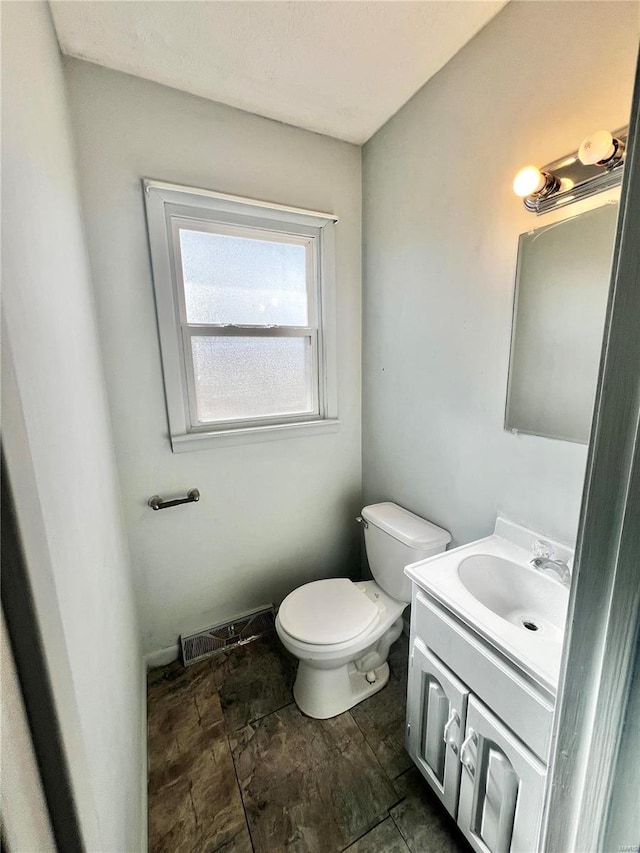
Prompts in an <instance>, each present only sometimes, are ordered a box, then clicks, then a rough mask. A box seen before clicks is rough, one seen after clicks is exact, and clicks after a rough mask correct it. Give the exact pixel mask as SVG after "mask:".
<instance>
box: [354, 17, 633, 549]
mask: <svg viewBox="0 0 640 853" xmlns="http://www.w3.org/2000/svg"><path fill="white" fill-rule="evenodd" d="M638 31H639V25H638V6H637V4H636V3H625V2H622V3H609V2H599V3H592V2H574V3H559V2H554V3H547V2H518V3H510V4H509V5H508V6H507V7H506V8H505V9H504V10H503V11H502V12H500V14H499V15H498V16H497V17H496V18H495V19H494V20H493V21H492V22H491V23H490V24H489V25H488V26H487V27H486V28H485V29H484V30H482V31H481V32H480V33H479V34H478V35H477V36H476V37H475V38H474V39H473V40H472V41H471V42H470V43H469V44H468V45H466V46H465V47H464V48H463V49H462V50H461V51H460V53H459V54H457V56H456V57H454V59H453V60H452V61H451V62H449V64H448V65H447V66H445V68H444V69H443V70H442V71H441V72H440V73H439V74H438V75H437V76H436V77H434V78H433V79H432V80H431V81H429V83H427V84H426V86H424V88H423V89H422V90H421V91H420V92H418V93H417V94H416V95H415V96H414V98H412V100H411V101H409V103H408V104H407V105H406V106H404V107H403V108H402V109H401V110H400V111H399V112H398V113H397V114H396V115H395V116H394V118H393V119H391V121H389V122H388V123H387V124H386V125H385V126H384V128H382V129H381V130H380V131H379V132H378V133H377V134H376V135H375V136H374V137H373V139H372V140H371V141H370V142H368V143H367V145H366V146H365V148H364V158H363V186H364V276H363V277H364V308H363V328H364V341H363V399H364V407H363V472H364V484H363V489H364V502H365V503H366V502H371V501H374V500H378V499H382V498H386V499H391V500H395V501H397V502H398V503H400V504H403V505H404V506H407V507H408V508H410V509H412V510H413V511H415V512H417V513H419V514H422V515H425V516H426V517H428V518H430V519H432V520H434V521H436V522H437V523H438V524H441V525H443V526H444V527H446V528H448V529H449V530H450V531H451V532H452V534H453V537H454V544H460V543H463V542H466V541H470V540H472V539H474V538H477V537H479V536H483V535H486V534H487V533H489V532H490V531H491V529H492V526H493V523H494V520H495V516H496V514H497V513H502V514H504V515H506V516H507V517H509V518H511V519H513V520H514V521H518V522H520V523H524V524H528V525H530V526H532V527H534V528H535V529H538V530H540V531H542V532H545V533H547V534H548V535H550V536H555V537H557V538H560V539H563V540H566V541H573V540H574V538H575V534H576V528H577V521H578V513H579V508H580V498H581V491H582V485H583V478H584V469H585V462H586V448H585V447H583V446H580V445H576V444H569V443H565V442H561V441H555V440H550V439H543V438H536V437H530V436H518V437H516V436H513V435H511V434H509V433H506V432H505V431H504V430H503V416H504V405H505V393H506V386H507V370H508V359H509V336H510V329H511V310H512V299H513V284H514V273H515V264H516V250H517V237H518V234H519V233H520V232H522V231H525V230H527V229H528V228H530V227H531V226H532V225H533V226H539V225H540V224H541V220H540V219H538V220H536V218H535V217H533V216H532V215H531V214H527V213H526V212H525V211H524V209H523V207H522V203H521V201H520V200H519V199H517V198H516V196H515V195H514V194H513V192H512V190H511V182H512V180H513V177H514V175H515V173H516V172H517V170H518V169H519V168H520V167H521V166H523V165H526V164H527V163H529V162H532V163H537V164H539V165H543V164H544V163H547V162H549V161H551V160H553V159H555V158H556V157H560V156H562V155H563V154H565V153H567V152H569V151H571V150H575V148H576V147H577V145H578V144H579V142H580V140H581V139H582V138H583V137H584V136H585V135H586V134H587V133H589V132H590V131H592V130H595V129H596V128H601V127H603V128H610V129H612V130H614V129H615V128H617V127H620V126H621V125H623V124H626V123H627V122H628V119H629V109H630V103H631V89H632V84H633V73H634V68H635V61H636V53H637V48H638Z"/></svg>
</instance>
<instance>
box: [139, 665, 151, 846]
mask: <svg viewBox="0 0 640 853" xmlns="http://www.w3.org/2000/svg"><path fill="white" fill-rule="evenodd" d="M141 669H142V673H141V679H140V681H141V685H142V704H141V709H142V713H141V714H140V716H141V718H142V732H141V734H140V745H141V749H140V754H141V760H142V767H141V774H140V775H141V781H142V786H141V787H142V792H141V793H142V796H141V802H140V823H141V826H140V851H141V853H147V851H148V849H149V817H148V815H149V802H148V790H147V789H148V785H147V778H148V773H149V757H148V742H147V669H148V667H147V659H146V658H144V657H143V658H142V667H141Z"/></svg>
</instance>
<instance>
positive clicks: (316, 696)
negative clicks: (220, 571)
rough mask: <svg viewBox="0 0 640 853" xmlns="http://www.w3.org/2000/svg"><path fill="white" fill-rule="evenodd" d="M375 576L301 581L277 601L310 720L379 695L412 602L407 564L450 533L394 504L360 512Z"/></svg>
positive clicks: (297, 691)
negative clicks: (299, 585)
mask: <svg viewBox="0 0 640 853" xmlns="http://www.w3.org/2000/svg"><path fill="white" fill-rule="evenodd" d="M362 522H363V524H364V527H365V547H366V551H367V556H368V559H369V566H370V568H371V573H372V575H373V578H374V580H371V581H363V582H360V583H354V582H352V581H350V580H348V579H346V578H330V579H328V580H319V581H312V582H311V583H308V584H304V586H301V587H299V588H298V589H296V590H294V591H293V592H292V593H290V594H289V595H288V596H287V597H286V598H285V599H284V601H283V602H282V604H281V605H280V609H279V611H278V615H277V617H276V630H277V632H278V636H279V637H280V640H281V642H282V644H283V645H284V647H285V648H286V649H288V651H289V652H291V654H292V655H294V656H295V657H296V658H298V661H299V663H298V672H297V675H296V681H295V685H294V688H293V695H294V698H295V701H296V704H297V705H298V707H299V708H300V710H301V711H302V712H303V713H305V714H307V716H309V717H315V718H316V719H328V718H329V717H335V716H337V715H338V714H341V713H343V711H346V710H348V709H349V708H352V707H353V706H354V705H357V704H358V703H359V702H362V700H363V699H366V698H367V696H371V695H372V694H373V693H377V691H378V690H381V689H382V688H383V687H384V686H385V685H386V683H387V682H388V680H389V665H388V663H387V658H388V655H389V649H390V647H391V645H392V644H393V643H394V642H395V641H396V640H397V639H398V637H399V636H400V634H401V632H402V625H403V622H402V613H403V611H404V610H405V608H406V607H407V605H408V604H409V601H410V599H411V583H410V581H409V579H408V578H407V577H406V576H405V574H404V567H405V565H408V564H409V563H413V562H416V561H417V560H422V559H425V558H426V557H429V556H432V555H434V554H438V553H440V552H441V551H444V550H445V549H446V547H447V544H448V543H449V542H450V541H451V536H450V534H449V533H448V532H447V531H446V530H443V529H442V528H441V527H437V526H436V525H435V524H432V523H431V522H429V521H426V520H425V519H423V518H420V517H419V516H417V515H414V514H413V513H411V512H409V511H408V510H406V509H403V508H402V507H400V506H398V505H397V504H393V503H389V502H385V503H380V504H373V505H371V506H368V507H365V508H364V509H363V510H362Z"/></svg>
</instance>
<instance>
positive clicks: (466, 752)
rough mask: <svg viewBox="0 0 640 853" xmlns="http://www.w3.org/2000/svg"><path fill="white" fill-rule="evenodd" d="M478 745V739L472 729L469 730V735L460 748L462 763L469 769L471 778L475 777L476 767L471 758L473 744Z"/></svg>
mask: <svg viewBox="0 0 640 853" xmlns="http://www.w3.org/2000/svg"><path fill="white" fill-rule="evenodd" d="M472 743H473V744H474V745H477V743H478V739H477V737H476V733H475V732H474V730H473V729H472V728H470V729H469V734H468V735H467V736H466V738H465V739H464V743H463V744H462V746H461V747H460V761H461V762H462V764H463V766H464V767H466V768H467V770H468V771H469V773H470V774H471V776H474V775H475V772H476V767H475V764H474V761H473V758H472V757H471V744H472Z"/></svg>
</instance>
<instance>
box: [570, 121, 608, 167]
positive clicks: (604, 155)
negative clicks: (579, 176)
mask: <svg viewBox="0 0 640 853" xmlns="http://www.w3.org/2000/svg"><path fill="white" fill-rule="evenodd" d="M615 153H616V145H615V143H614V139H613V136H612V135H611V134H610V133H609V131H608V130H596V131H594V132H593V133H590V134H589V136H587V137H586V138H585V139H583V140H582V142H581V143H580V148H579V149H578V158H579V160H580V162H581V163H583V164H584V165H585V166H595V165H596V163H605V162H606V161H607V160H610V159H611V158H612V157H613V155H614V154H615Z"/></svg>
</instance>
